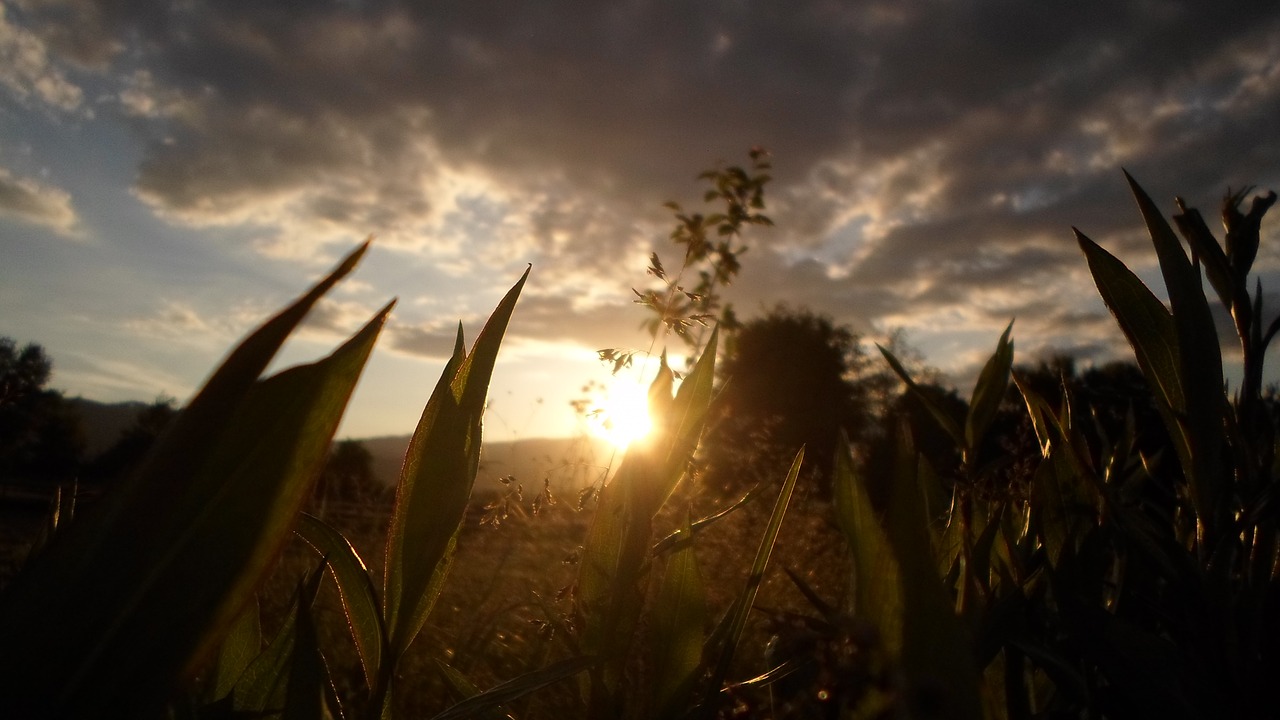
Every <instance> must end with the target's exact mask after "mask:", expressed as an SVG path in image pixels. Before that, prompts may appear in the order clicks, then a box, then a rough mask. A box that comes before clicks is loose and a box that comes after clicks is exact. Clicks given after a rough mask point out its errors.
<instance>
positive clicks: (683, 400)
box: [577, 331, 718, 712]
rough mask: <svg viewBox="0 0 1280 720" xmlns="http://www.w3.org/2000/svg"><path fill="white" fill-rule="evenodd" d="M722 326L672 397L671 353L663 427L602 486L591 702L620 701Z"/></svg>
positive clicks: (662, 396) (591, 560) (587, 547)
mask: <svg viewBox="0 0 1280 720" xmlns="http://www.w3.org/2000/svg"><path fill="white" fill-rule="evenodd" d="M717 339H718V333H717V332H715V331H713V332H712V334H711V338H710V339H709V340H708V342H707V345H706V348H705V349H704V350H703V352H702V355H701V357H700V358H699V359H698V363H697V364H696V365H695V366H694V369H693V371H692V372H690V373H689V375H688V376H686V377H685V379H684V382H682V383H681V385H680V389H679V390H678V391H677V392H676V395H675V397H674V398H672V397H671V387H672V384H673V381H672V374H671V370H670V368H668V367H667V364H666V360H665V357H664V358H663V362H662V365H661V367H660V368H659V370H658V373H657V376H656V377H655V379H654V381H653V384H652V385H651V386H650V389H649V400H650V406H651V408H652V409H651V411H650V412H651V413H655V415H656V417H657V432H656V433H655V434H654V437H653V438H652V439H650V440H649V441H648V442H646V443H641V444H635V445H632V447H630V448H628V450H627V454H626V456H625V457H624V458H623V459H622V463H621V464H620V465H619V467H618V471H617V473H615V475H614V477H613V479H612V480H610V481H609V483H608V484H607V485H606V486H605V487H604V488H603V489H602V490H601V491H600V496H599V498H598V500H597V504H596V512H595V514H594V516H593V517H592V520H591V526H590V527H589V528H588V531H587V538H586V540H585V542H584V543H583V551H582V559H581V562H580V564H579V570H578V588H577V590H578V595H577V597H578V609H579V613H580V615H581V617H582V648H583V650H584V651H585V652H587V653H590V654H594V655H598V656H599V657H600V658H601V665H600V667H598V668H596V669H595V670H594V671H593V673H592V683H591V685H592V692H591V695H592V698H593V700H592V701H591V702H592V704H593V707H595V708H596V711H597V712H608V710H606V709H605V708H606V707H610V706H612V705H613V704H614V703H615V702H616V701H617V695H616V691H617V689H618V682H619V680H620V679H621V676H622V675H621V674H622V664H623V662H624V661H625V659H626V655H627V650H628V649H629V648H630V646H631V642H632V637H633V635H634V632H635V628H636V626H637V623H638V622H639V619H640V613H641V609H642V607H643V603H644V594H645V588H646V587H647V579H648V563H649V558H650V554H651V548H650V546H651V543H652V536H653V517H654V515H655V514H656V513H657V512H658V510H659V509H660V508H661V507H662V505H663V503H664V502H665V501H666V499H667V497H668V496H670V494H671V492H672V490H673V489H674V488H675V486H676V484H677V483H678V482H679V480H680V478H681V477H682V475H683V474H684V471H685V468H686V466H687V465H688V463H689V460H690V459H691V457H692V455H693V451H694V449H695V448H696V447H697V443H698V438H699V436H700V435H701V433H702V426H703V422H704V420H705V417H706V413H707V408H708V406H709V405H710V403H711V391H712V381H713V379H714V374H715V355H716V347H717V341H718V340H717Z"/></svg>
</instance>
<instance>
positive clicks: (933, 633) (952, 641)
mask: <svg viewBox="0 0 1280 720" xmlns="http://www.w3.org/2000/svg"><path fill="white" fill-rule="evenodd" d="M921 462H923V461H922V460H919V459H918V458H917V457H916V454H915V449H914V448H913V447H912V444H911V437H910V433H900V438H899V446H898V448H897V457H896V460H895V476H894V485H893V492H892V494H891V497H890V501H889V509H888V513H887V515H886V518H885V520H886V524H885V530H886V534H887V535H888V537H889V542H890V544H891V545H892V546H893V551H894V556H895V557H896V558H897V560H898V568H899V571H900V573H901V578H902V666H903V671H904V673H905V674H906V680H907V689H908V700H909V701H910V702H911V703H912V704H913V705H914V704H916V703H921V702H923V703H927V704H928V705H929V706H937V707H945V708H947V711H948V715H949V716H950V717H955V718H972V719H973V720H977V719H978V718H981V717H982V703H981V700H980V698H979V696H978V678H979V675H978V670H977V668H976V666H975V665H974V656H973V650H972V647H971V646H972V639H971V638H970V637H969V636H968V633H967V632H966V631H965V628H964V627H963V625H961V622H960V620H959V618H957V617H956V615H955V613H954V610H953V601H952V599H951V596H950V595H949V594H948V593H947V591H946V590H945V588H944V587H943V585H942V580H941V578H939V577H938V571H937V564H936V561H935V559H934V556H933V550H932V547H931V545H930V540H929V533H928V527H927V520H926V518H925V514H924V507H923V502H922V500H921V498H920V487H919V484H918V481H917V475H918V473H919V465H920V463H921Z"/></svg>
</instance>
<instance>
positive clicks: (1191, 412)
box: [1125, 173, 1227, 542]
mask: <svg viewBox="0 0 1280 720" xmlns="http://www.w3.org/2000/svg"><path fill="white" fill-rule="evenodd" d="M1125 179H1127V180H1128V181H1129V187H1130V189H1132V191H1133V195H1134V198H1135V199H1136V200H1137V201H1138V207H1139V209H1140V210H1141V211H1142V219H1143V221H1144V222H1146V225H1147V231H1148V232H1149V233H1150V235H1151V242H1152V244H1153V245H1154V246H1155V249H1156V255H1157V256H1158V257H1159V258H1160V271H1161V273H1163V275H1164V282H1165V287H1166V288H1167V289H1168V291H1169V304H1170V306H1171V307H1172V309H1173V321H1174V325H1175V326H1176V327H1177V337H1178V351H1179V360H1180V363H1181V365H1180V370H1181V372H1180V379H1181V381H1182V392H1183V396H1184V398H1185V402H1186V424H1187V434H1188V444H1189V445H1190V449H1191V464H1190V465H1184V472H1186V473H1187V479H1188V482H1189V483H1190V486H1191V494H1192V502H1193V503H1194V504H1195V508H1196V513H1197V515H1198V516H1199V518H1198V519H1199V522H1200V523H1201V525H1202V527H1203V528H1207V529H1208V531H1209V532H1210V533H1212V532H1214V530H1213V529H1214V528H1216V527H1217V526H1218V525H1219V524H1220V523H1221V522H1223V521H1224V520H1225V519H1226V518H1225V517H1222V515H1223V512H1222V510H1221V509H1220V508H1219V497H1220V496H1221V495H1222V494H1223V492H1224V486H1225V481H1226V478H1225V477H1223V470H1222V467H1223V465H1222V434H1223V429H1222V427H1223V422H1224V419H1225V415H1226V412H1227V399H1226V394H1225V393H1224V384H1223V379H1222V349H1221V347H1220V346H1219V344H1218V331H1217V328H1216V327H1215V325H1214V322H1213V314H1212V313H1211V312H1210V310H1209V303H1208V300H1206V299H1205V296H1204V284H1203V282H1202V281H1201V278H1200V272H1199V270H1197V269H1196V267H1195V266H1194V265H1192V264H1191V261H1190V260H1189V259H1188V258H1187V254H1186V253H1185V252H1184V251H1183V249H1182V244H1181V243H1179V242H1178V237H1177V236H1176V235H1175V234H1174V232H1173V229H1172V228H1171V227H1169V223H1168V222H1167V221H1166V220H1165V219H1164V216H1162V215H1161V214H1160V210H1159V209H1158V208H1157V207H1156V205H1155V203H1154V202H1152V201H1151V198H1150V197H1149V196H1148V195H1147V193H1146V192H1145V191H1144V190H1143V189H1142V188H1141V187H1140V186H1139V185H1138V183H1137V182H1136V181H1135V180H1134V179H1133V178H1132V177H1131V176H1130V175H1129V174H1128V173H1125ZM1206 540H1207V539H1206V538H1205V537H1203V536H1202V537H1201V542H1206Z"/></svg>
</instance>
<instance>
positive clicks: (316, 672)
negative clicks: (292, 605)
mask: <svg viewBox="0 0 1280 720" xmlns="http://www.w3.org/2000/svg"><path fill="white" fill-rule="evenodd" d="M316 576H317V581H316V583H315V586H314V588H309V589H308V590H309V591H310V595H311V600H314V598H315V590H318V589H319V587H320V583H319V578H323V577H324V575H323V573H322V572H317V573H316ZM293 631H294V638H293V652H292V653H291V656H290V658H289V660H290V662H289V682H288V685H287V687H286V688H285V696H284V698H285V699H284V712H283V713H281V717H280V720H319V719H320V718H322V717H323V708H324V693H325V686H326V685H328V684H329V672H328V669H327V668H326V667H325V664H324V658H323V657H321V655H320V645H319V641H318V640H317V639H316V623H315V619H314V618H313V617H312V616H311V602H303V603H300V604H299V606H298V616H297V621H296V622H295V623H294V626H293Z"/></svg>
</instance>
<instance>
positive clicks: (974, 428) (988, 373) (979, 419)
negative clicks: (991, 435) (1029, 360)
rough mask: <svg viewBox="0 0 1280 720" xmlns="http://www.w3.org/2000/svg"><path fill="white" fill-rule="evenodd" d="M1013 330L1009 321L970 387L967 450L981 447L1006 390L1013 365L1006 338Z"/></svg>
mask: <svg viewBox="0 0 1280 720" xmlns="http://www.w3.org/2000/svg"><path fill="white" fill-rule="evenodd" d="M1012 331H1013V323H1012V322H1010V323H1009V325H1008V326H1007V327H1006V328H1005V329H1004V334H1003V335H1001V336H1000V342H998V343H997V344H996V351H995V353H994V354H993V355H992V356H991V358H990V359H988V360H987V364H986V365H984V366H983V368H982V373H981V374H979V375H978V383H977V385H975V386H974V388H973V399H972V400H971V401H970V403H969V415H968V417H967V418H966V419H965V426H964V436H965V441H966V443H965V447H966V448H969V449H970V450H975V451H976V450H977V448H978V445H979V444H981V442H982V438H983V437H984V436H985V435H986V434H987V428H988V427H990V426H991V421H992V419H994V418H995V416H996V410H998V409H999V408H1000V401H1001V400H1003V399H1004V393H1005V390H1006V389H1007V388H1008V387H1009V369H1010V368H1011V367H1012V366H1013V341H1011V340H1010V339H1009V333H1010V332H1012Z"/></svg>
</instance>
